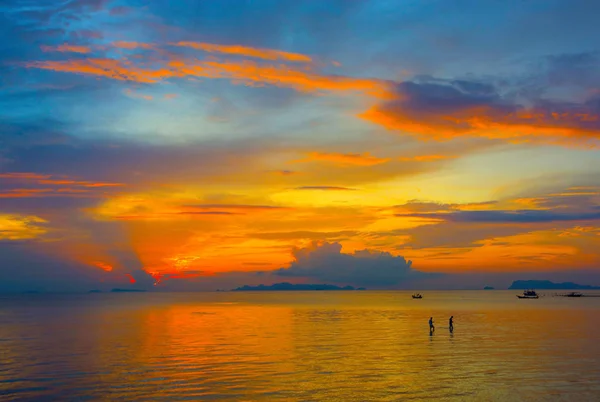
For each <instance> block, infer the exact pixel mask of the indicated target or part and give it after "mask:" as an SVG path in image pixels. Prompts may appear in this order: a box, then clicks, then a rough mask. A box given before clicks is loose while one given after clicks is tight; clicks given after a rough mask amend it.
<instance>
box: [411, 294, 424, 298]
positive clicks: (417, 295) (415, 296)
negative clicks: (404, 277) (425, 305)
mask: <svg viewBox="0 0 600 402" xmlns="http://www.w3.org/2000/svg"><path fill="white" fill-rule="evenodd" d="M412 298H413V299H422V298H423V296H421V293H415V294H414V295H412Z"/></svg>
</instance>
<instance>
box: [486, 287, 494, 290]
mask: <svg viewBox="0 0 600 402" xmlns="http://www.w3.org/2000/svg"><path fill="white" fill-rule="evenodd" d="M483 290H494V287H493V286H484V288H483Z"/></svg>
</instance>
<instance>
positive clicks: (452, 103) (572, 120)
mask: <svg viewBox="0 0 600 402" xmlns="http://www.w3.org/2000/svg"><path fill="white" fill-rule="evenodd" d="M361 117H363V118H364V119H366V120H369V121H372V122H374V123H377V124H380V125H382V126H384V127H386V128H388V129H392V130H400V131H404V132H408V133H414V134H418V135H421V136H423V137H426V138H433V139H437V140H443V139H451V138H456V137H460V136H475V137H477V136H484V137H488V138H501V139H508V140H521V141H546V142H552V141H554V142H556V141H559V142H560V141H562V142H565V141H567V142H570V143H582V144H589V143H590V142H592V143H593V141H594V140H598V139H600V101H599V100H598V99H595V98H589V99H588V100H587V101H585V102H583V103H567V102H562V103H561V102H553V101H546V100H535V101H534V102H533V103H532V104H531V105H530V106H522V105H519V104H518V103H516V102H515V101H514V100H512V99H509V98H505V97H503V96H502V95H501V94H500V93H499V91H498V90H497V89H496V88H495V87H494V86H492V85H490V84H485V83H480V82H475V81H461V80H448V81H444V80H434V79H426V80H424V81H406V82H402V83H399V84H397V85H396V97H395V99H394V100H391V101H388V102H384V103H382V104H380V105H377V106H375V107H373V108H371V109H370V110H368V111H366V112H364V113H362V114H361Z"/></svg>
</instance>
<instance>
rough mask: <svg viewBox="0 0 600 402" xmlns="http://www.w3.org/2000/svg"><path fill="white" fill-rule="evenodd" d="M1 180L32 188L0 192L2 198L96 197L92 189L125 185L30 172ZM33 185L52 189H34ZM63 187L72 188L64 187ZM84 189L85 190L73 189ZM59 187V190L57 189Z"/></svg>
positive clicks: (19, 173)
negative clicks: (24, 183) (55, 177)
mask: <svg viewBox="0 0 600 402" xmlns="http://www.w3.org/2000/svg"><path fill="white" fill-rule="evenodd" d="M0 179H7V180H9V181H13V180H14V181H18V182H19V183H21V182H28V183H27V184H28V185H30V186H32V187H31V188H11V189H6V190H4V191H1V192H0V198H33V197H36V198H39V197H65V196H67V195H68V196H70V197H95V196H98V195H97V194H96V195H94V194H92V193H91V192H92V189H95V188H105V187H121V186H124V184H123V183H109V182H93V181H82V180H73V179H69V178H67V179H62V178H61V179H53V178H52V175H43V174H37V173H29V172H23V173H21V172H10V173H2V174H0ZM33 185H42V186H51V187H41V188H40V187H33ZM61 186H71V187H62V188H61ZM72 186H75V187H83V188H72ZM57 187H58V188H57Z"/></svg>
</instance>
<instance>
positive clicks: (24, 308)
mask: <svg viewBox="0 0 600 402" xmlns="http://www.w3.org/2000/svg"><path fill="white" fill-rule="evenodd" d="M421 293H422V294H423V299H420V300H415V299H412V298H411V294H412V292H404V291H381V292H379V291H307V292H214V293H213V292H210V293H209V292H206V293H158V292H152V293H150V292H148V293H91V294H27V295H12V296H6V295H5V296H0V400H2V401H179V400H181V401H184V400H185V401H409V400H418V401H430V400H440V401H528V402H531V401H600V332H599V330H600V297H581V298H566V297H557V296H556V295H555V294H554V293H556V291H545V292H544V291H541V292H539V293H540V295H541V296H542V297H540V298H539V299H535V300H520V299H517V297H515V296H516V294H518V293H519V291H505V290H503V291H500V290H493V291H447V292H441V291H422V292H421ZM584 293H587V294H596V295H600V294H599V293H598V292H595V293H594V292H591V291H585V292H584ZM450 316H454V330H453V331H452V332H450V330H449V328H448V319H449V317H450ZM430 317H433V320H434V325H435V331H434V332H433V333H430V331H429V325H428V321H429V318H430Z"/></svg>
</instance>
